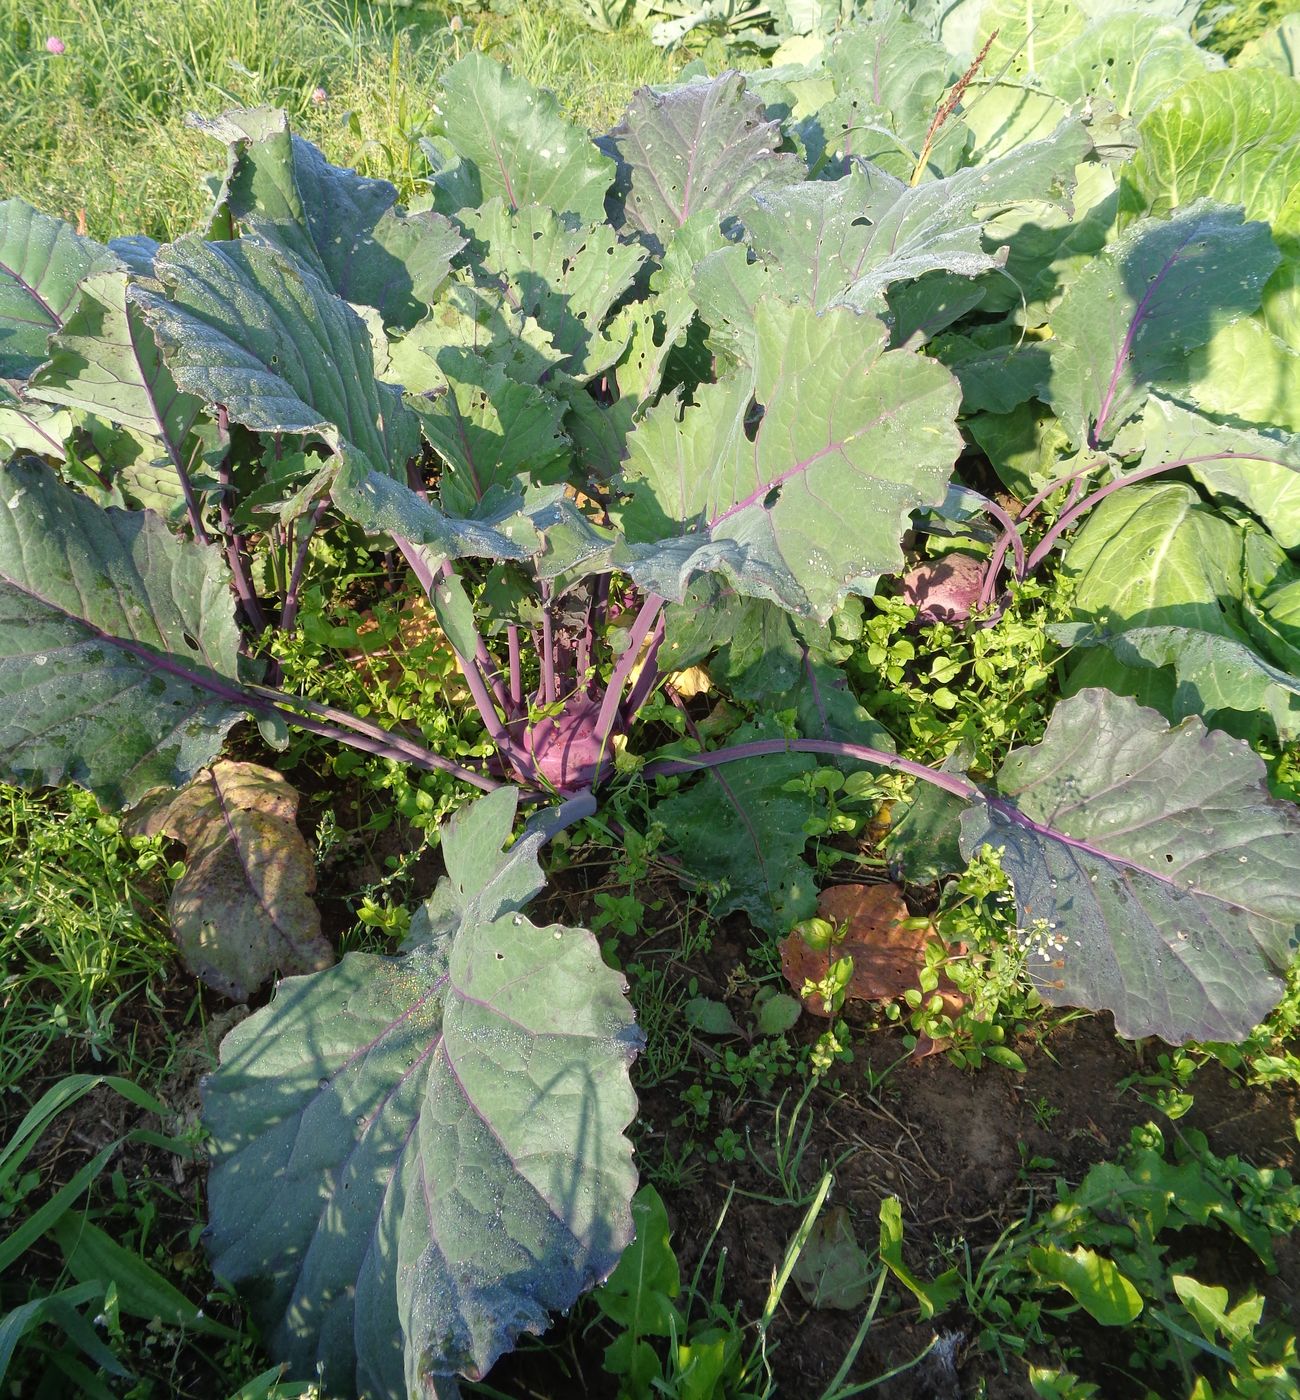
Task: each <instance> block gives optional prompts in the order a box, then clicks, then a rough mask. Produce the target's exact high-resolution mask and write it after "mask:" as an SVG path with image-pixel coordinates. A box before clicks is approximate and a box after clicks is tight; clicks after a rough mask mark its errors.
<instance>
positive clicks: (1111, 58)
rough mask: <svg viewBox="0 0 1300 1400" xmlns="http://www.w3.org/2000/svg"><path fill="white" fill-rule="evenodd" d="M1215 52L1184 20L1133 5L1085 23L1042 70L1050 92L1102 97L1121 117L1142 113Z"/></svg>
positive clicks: (1210, 62)
mask: <svg viewBox="0 0 1300 1400" xmlns="http://www.w3.org/2000/svg"><path fill="white" fill-rule="evenodd" d="M1222 66H1223V60H1222V59H1221V58H1219V57H1218V55H1217V54H1212V53H1209V52H1208V51H1207V50H1205V49H1201V48H1198V47H1197V46H1196V44H1194V43H1193V42H1192V38H1191V36H1190V35H1189V34H1188V32H1187V26H1186V25H1185V24H1178V23H1175V22H1172V21H1170V20H1168V19H1165V18H1162V17H1161V16H1160V15H1158V14H1149V13H1142V12H1140V11H1139V10H1138V9H1136V8H1135V9H1133V10H1128V11H1121V12H1120V13H1118V14H1113V15H1109V16H1107V17H1106V18H1104V19H1101V20H1099V21H1097V22H1096V23H1095V24H1090V25H1089V26H1088V27H1087V29H1085V30H1084V31H1083V33H1082V34H1080V35H1079V37H1078V38H1077V39H1076V40H1074V41H1073V42H1072V43H1070V44H1069V45H1068V46H1066V47H1064V48H1062V49H1060V50H1058V51H1057V52H1056V53H1055V54H1054V55H1053V56H1052V57H1051V58H1050V59H1049V60H1048V61H1047V63H1045V64H1044V65H1043V67H1042V70H1041V75H1042V82H1043V86H1044V87H1046V88H1047V90H1048V91H1049V92H1052V93H1055V94H1057V95H1058V96H1060V97H1063V98H1065V100H1066V101H1067V102H1078V101H1081V100H1082V99H1084V98H1098V97H1101V98H1105V99H1106V100H1107V101H1109V102H1113V103H1114V104H1115V107H1116V109H1117V110H1118V111H1119V112H1121V113H1122V114H1123V115H1124V116H1126V117H1141V116H1142V115H1143V113H1144V112H1146V111H1147V110H1148V109H1149V108H1150V107H1152V106H1154V105H1155V103H1157V102H1159V101H1160V100H1161V98H1163V97H1164V96H1166V94H1168V93H1170V92H1172V91H1173V90H1175V89H1177V88H1178V87H1180V86H1181V85H1182V84H1183V83H1185V82H1187V81H1188V80H1189V79H1191V78H1196V77H1199V76H1200V75H1201V74H1203V73H1204V72H1205V71H1206V70H1207V69H1213V68H1221V67H1222Z"/></svg>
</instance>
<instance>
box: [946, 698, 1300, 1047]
mask: <svg viewBox="0 0 1300 1400" xmlns="http://www.w3.org/2000/svg"><path fill="white" fill-rule="evenodd" d="M986 843H987V844H988V845H990V846H993V847H994V848H995V849H1000V850H1001V851H1002V868H1003V870H1005V871H1006V873H1007V874H1008V875H1009V876H1010V878H1011V883H1012V885H1013V887H1014V889H1015V898H1016V907H1017V911H1018V915H1019V921H1020V923H1021V926H1022V927H1024V928H1025V929H1026V930H1029V931H1030V932H1031V934H1032V939H1031V946H1030V949H1029V961H1028V970H1029V973H1030V975H1031V976H1032V977H1033V979H1034V984H1035V986H1036V987H1037V988H1038V990H1039V993H1040V995H1041V996H1042V997H1043V999H1044V1000H1045V1001H1048V1002H1050V1003H1052V1004H1053V1005H1066V1006H1086V1007H1089V1008H1090V1009H1093V1010H1101V1009H1103V1008H1104V1009H1106V1010H1109V1011H1112V1012H1113V1013H1114V1015H1115V1026H1116V1029H1117V1030H1118V1031H1119V1033H1120V1034H1121V1035H1123V1036H1127V1037H1129V1038H1137V1037H1140V1036H1145V1035H1157V1036H1160V1037H1161V1038H1162V1039H1163V1040H1167V1041H1169V1042H1171V1043H1180V1042H1183V1041H1186V1040H1192V1039H1195V1040H1228V1041H1237V1040H1241V1039H1243V1038H1244V1037H1245V1036H1246V1035H1247V1034H1249V1032H1250V1031H1251V1029H1252V1028H1253V1027H1254V1026H1255V1025H1256V1024H1258V1022H1259V1021H1261V1020H1262V1019H1263V1017H1264V1016H1265V1015H1266V1014H1267V1013H1268V1012H1269V1011H1270V1010H1271V1009H1272V1008H1273V1007H1274V1006H1275V1005H1276V1004H1277V1002H1278V1001H1279V999H1280V998H1281V996H1282V993H1283V991H1284V989H1285V983H1284V981H1283V977H1284V974H1285V972H1286V969H1287V967H1288V966H1289V964H1290V962H1291V960H1292V958H1293V956H1294V954H1295V950H1296V948H1297V946H1300V937H1298V935H1300V889H1298V888H1297V884H1296V880H1295V871H1296V863H1297V860H1298V859H1300V810H1297V808H1296V807H1295V805H1294V804H1293V803H1288V802H1283V801H1279V800H1277V799H1275V798H1273V797H1271V796H1270V795H1269V790H1268V783H1267V779H1266V774H1265V769H1264V764H1263V761H1262V760H1261V759H1259V758H1258V757H1256V755H1255V754H1253V753H1252V752H1251V751H1250V749H1249V748H1247V747H1246V746H1245V745H1244V744H1243V743H1241V742H1240V741H1239V740H1236V739H1232V738H1229V737H1228V735H1226V734H1222V733H1217V732H1215V731H1212V730H1207V729H1206V728H1205V726H1204V724H1203V723H1202V722H1201V721H1200V720H1199V719H1195V718H1189V719H1186V720H1184V721H1183V722H1182V723H1181V724H1179V725H1178V726H1176V727H1175V728H1172V729H1171V728H1169V727H1167V726H1166V724H1165V721H1164V720H1163V719H1162V718H1161V717H1160V716H1159V715H1157V714H1156V713H1155V712H1154V711H1152V710H1148V709H1144V708H1142V707H1141V706H1139V705H1137V704H1136V703H1135V702H1134V701H1133V700H1130V699H1128V698H1127V697H1124V696H1118V695H1112V694H1111V693H1110V692H1109V691H1105V690H1085V691H1082V692H1080V693H1079V694H1078V695H1075V696H1072V697H1070V698H1069V699H1066V700H1062V701H1061V702H1060V704H1058V705H1057V707H1056V709H1055V710H1054V711H1053V713H1052V718H1051V720H1050V721H1049V722H1048V726H1047V731H1046V733H1045V734H1044V736H1043V739H1042V741H1041V742H1040V743H1038V744H1036V745H1034V746H1033V747H1032V748H1023V749H1016V750H1013V751H1012V753H1011V754H1010V756H1009V757H1008V758H1007V760H1006V762H1005V763H1004V764H1003V766H1002V769H1001V771H1000V772H999V773H998V776H997V795H996V796H990V797H988V798H987V799H985V800H984V801H982V802H979V803H977V804H976V805H975V806H973V807H972V808H971V809H970V810H969V811H967V812H966V813H965V815H964V816H963V817H962V850H963V852H965V854H966V855H967V856H968V857H969V856H971V855H973V854H974V853H975V852H976V851H977V850H978V849H979V848H980V847H981V846H983V845H984V844H986Z"/></svg>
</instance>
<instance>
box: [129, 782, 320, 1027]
mask: <svg viewBox="0 0 1300 1400" xmlns="http://www.w3.org/2000/svg"><path fill="white" fill-rule="evenodd" d="M297 810H298V794H297V793H296V792H295V791H294V789H293V788H292V787H291V786H290V785H289V783H287V782H286V781H285V780H284V779H283V778H282V777H281V776H280V775H279V774H278V773H275V772H272V771H271V770H270V769H269V768H260V767H258V766H257V764H255V763H230V762H227V761H225V760H224V759H223V760H222V761H220V762H218V763H214V764H213V765H212V767H211V768H210V769H209V770H208V771H207V772H206V773H204V774H202V775H201V776H200V777H198V778H196V779H195V780H194V781H193V782H192V783H189V784H187V785H186V786H185V787H183V788H182V789H181V790H180V791H179V792H163V793H157V794H154V795H153V796H152V797H150V798H148V799H146V801H145V802H144V804H143V805H142V806H140V807H139V808H137V809H136V812H135V813H134V814H133V816H132V819H131V828H132V830H133V831H136V832H139V833H140V834H141V835H144V836H158V835H165V836H170V837H172V838H173V839H174V840H176V841H181V842H184V844H185V848H186V849H185V873H184V875H182V876H181V878H180V879H179V880H178V881H177V882H176V884H175V886H174V887H173V888H172V893H171V898H170V900H169V901H168V905H167V913H168V917H169V919H170V920H171V926H172V932H173V933H174V934H175V935H176V941H177V942H178V943H179V944H180V948H181V956H182V958H183V959H184V961H185V965H186V966H187V967H188V968H189V969H190V971H191V972H193V973H194V974H195V976H196V977H198V978H199V979H200V980H201V981H203V982H206V983H207V985H208V986H209V987H213V988H215V989H216V990H217V991H219V992H220V993H221V994H222V995H223V996H227V997H229V998H230V999H231V1000H232V1001H246V1000H247V999H248V996H249V994H250V993H251V992H254V991H256V990H257V989H258V988H259V987H260V986H262V985H263V984H264V983H265V982H267V981H268V980H269V979H270V978H271V977H272V976H274V975H275V974H276V973H277V972H278V973H280V974H282V975H284V974H288V973H294V972H315V971H318V970H319V969H320V968H323V967H328V966H329V965H330V963H332V962H333V961H334V953H333V950H332V949H331V948H330V945H329V943H328V942H327V941H326V940H325V939H324V938H323V937H322V936H321V931H320V911H319V910H318V909H317V908H316V905H315V903H314V902H313V900H312V898H311V892H312V890H313V889H315V887H316V871H315V867H314V866H313V863H312V856H311V851H310V850H309V849H308V847H307V843H306V842H305V841H304V840H303V839H302V835H301V833H300V832H299V830H298V827H297V825H296V824H295V822H294V816H295V814H296V813H297Z"/></svg>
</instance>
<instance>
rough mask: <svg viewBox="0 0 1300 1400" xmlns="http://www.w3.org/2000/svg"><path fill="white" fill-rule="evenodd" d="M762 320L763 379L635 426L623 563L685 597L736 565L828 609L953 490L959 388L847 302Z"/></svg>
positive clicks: (718, 387) (742, 582) (891, 558)
mask: <svg viewBox="0 0 1300 1400" xmlns="http://www.w3.org/2000/svg"><path fill="white" fill-rule="evenodd" d="M756 330H757V342H756V344H757V355H756V363H755V366H754V372H753V375H752V377H751V376H749V375H748V374H745V373H743V372H736V373H733V374H732V375H731V376H730V377H729V378H727V379H724V380H722V381H721V382H719V383H718V384H714V385H709V386H705V387H702V388H701V389H699V390H698V391H697V392H696V396H695V397H696V402H695V404H694V405H693V406H690V407H686V408H683V407H682V406H681V404H680V403H679V402H678V401H676V400H671V399H670V400H664V401H661V402H660V403H659V404H658V405H656V406H655V407H654V408H653V409H651V410H650V411H649V412H648V413H647V414H646V416H645V417H644V418H643V419H642V421H641V422H640V424H638V426H637V428H636V429H635V431H634V432H633V433H632V435H631V437H630V438H629V440H628V450H629V460H628V462H627V465H626V468H625V472H624V480H625V484H626V486H627V488H628V490H629V492H630V495H631V500H630V502H629V504H628V506H627V507H626V509H625V511H624V514H623V528H624V531H625V533H626V536H627V541H628V543H627V546H626V549H625V552H624V554H623V556H622V558H620V559H617V562H619V563H620V564H621V565H622V566H623V567H625V568H626V569H627V571H628V572H629V573H631V574H632V575H633V577H634V578H636V579H637V581H638V582H640V583H641V584H642V585H643V586H645V587H647V588H651V589H653V590H654V591H655V592H657V593H660V594H662V595H663V596H665V597H667V598H670V599H673V600H680V599H682V598H683V597H684V595H685V592H686V589H687V587H688V586H689V585H690V583H691V580H692V579H693V578H694V577H696V576H697V575H699V574H701V573H722V574H724V575H726V577H727V578H728V579H729V580H730V581H731V583H732V585H733V586H734V587H735V589H736V591H737V592H739V593H742V594H745V595H747V596H750V597H756V598H768V599H771V600H772V601H773V602H776V603H779V604H780V605H781V606H782V607H784V608H787V609H788V610H789V611H791V612H796V613H800V614H803V615H805V616H812V617H815V618H818V619H821V620H825V619H826V618H828V617H829V616H830V614H831V613H832V612H833V610H834V609H835V607H836V606H837V605H838V604H839V603H840V602H841V601H842V600H843V599H844V597H845V596H846V595H847V594H849V593H854V592H856V593H866V592H870V591H871V588H872V587H873V585H874V581H875V579H876V577H877V576H878V575H880V574H882V573H887V572H891V571H893V570H896V569H897V568H898V567H899V566H900V565H901V563H902V549H901V540H902V536H903V532H904V530H905V529H906V528H907V521H908V518H909V516H910V514H911V512H912V511H913V510H915V509H916V508H917V507H919V506H923V505H937V504H938V503H939V501H941V500H942V499H943V496H944V493H945V490H946V488H947V483H948V477H949V474H950V473H951V470H952V465H953V462H954V461H955V459H956V456H957V453H958V452H959V451H960V438H959V436H958V434H957V431H956V428H955V425H954V419H955V417H956V412H957V401H958V397H959V395H958V389H957V385H956V383H955V381H954V380H953V378H952V376H951V375H950V374H949V373H948V371H947V370H945V369H944V368H943V367H942V366H940V365H938V364H936V363H935V362H934V361H932V360H928V359H925V358H923V357H922V356H920V355H917V354H914V353H913V352H911V351H905V350H889V351H887V350H886V349H885V339H886V332H885V327H884V326H883V324H882V323H881V322H879V321H878V320H876V319H875V318H874V317H870V316H858V315H855V314H854V313H853V312H851V311H848V310H847V309H842V308H841V309H838V310H835V311H831V312H827V313H826V314H825V315H822V316H817V315H815V314H814V313H813V312H812V311H811V310H809V309H808V308H807V307H790V306H785V305H783V304H781V303H779V302H775V301H764V302H761V303H760V304H759V306H758V308H757V319H756ZM759 412H761V421H759V422H758V423H757V427H756V428H755V427H753V422H754V419H755V418H756V417H758V415H759Z"/></svg>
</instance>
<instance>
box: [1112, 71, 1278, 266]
mask: <svg viewBox="0 0 1300 1400" xmlns="http://www.w3.org/2000/svg"><path fill="white" fill-rule="evenodd" d="M1139 130H1140V133H1141V147H1140V149H1139V151H1138V154H1137V156H1136V157H1135V159H1134V161H1133V164H1132V166H1131V168H1130V170H1129V172H1128V173H1127V175H1126V177H1125V191H1126V193H1125V203H1126V205H1127V206H1128V207H1129V208H1130V209H1133V210H1136V211H1138V212H1140V213H1143V214H1167V213H1169V212H1170V211H1171V210H1173V209H1178V208H1182V207H1183V206H1185V205H1188V204H1191V203H1192V202H1193V201H1194V200H1197V199H1202V198H1209V199H1214V200H1217V201H1218V202H1219V203H1221V204H1239V205H1242V206H1243V207H1244V209H1245V211H1246V217H1247V218H1248V219H1262V220H1264V221H1266V222H1267V223H1270V224H1272V225H1273V228H1274V231H1275V232H1276V233H1277V234H1278V236H1279V239H1280V240H1281V239H1285V240H1294V239H1296V238H1297V237H1300V83H1297V82H1296V81H1295V79H1293V78H1289V77H1287V76H1286V75H1285V74H1283V73H1275V72H1271V71H1269V70H1268V69H1262V68H1230V69H1227V70H1226V71H1225V72H1222V73H1207V74H1206V75H1205V76H1204V77H1202V78H1196V79H1194V80H1193V81H1192V82H1189V83H1185V84H1184V85H1183V86H1182V87H1180V88H1178V89H1176V90H1175V91H1174V92H1173V93H1172V94H1171V95H1170V96H1169V97H1167V98H1166V99H1165V100H1164V101H1163V102H1161V103H1160V104H1159V105H1158V106H1156V107H1155V108H1153V109H1152V110H1151V111H1150V112H1148V113H1147V115H1146V117H1144V118H1143V120H1142V123H1141V126H1140V128H1139Z"/></svg>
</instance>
